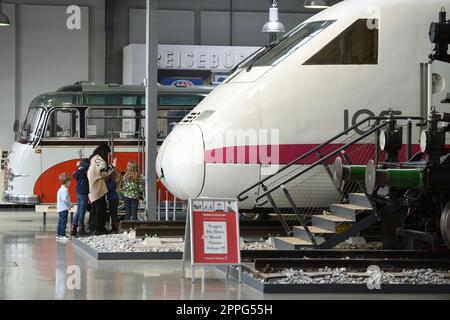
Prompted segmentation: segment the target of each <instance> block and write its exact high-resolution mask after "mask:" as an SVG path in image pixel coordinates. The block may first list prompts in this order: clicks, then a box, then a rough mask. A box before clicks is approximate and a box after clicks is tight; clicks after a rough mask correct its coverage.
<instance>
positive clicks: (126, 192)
mask: <svg viewBox="0 0 450 320" xmlns="http://www.w3.org/2000/svg"><path fill="white" fill-rule="evenodd" d="M143 185H144V179H143V178H142V176H141V175H140V174H139V172H138V168H137V163H136V161H129V162H128V165H127V171H126V172H125V175H124V177H123V181H122V195H123V201H124V204H125V213H126V220H134V221H137V220H138V209H139V198H140V197H141V193H142V191H143V189H144V188H143Z"/></svg>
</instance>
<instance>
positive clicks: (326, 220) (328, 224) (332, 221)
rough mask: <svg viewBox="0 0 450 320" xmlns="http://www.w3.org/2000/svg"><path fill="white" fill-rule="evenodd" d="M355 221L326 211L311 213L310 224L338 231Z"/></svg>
mask: <svg viewBox="0 0 450 320" xmlns="http://www.w3.org/2000/svg"><path fill="white" fill-rule="evenodd" d="M354 222H355V221H354V220H350V219H347V218H343V217H340V216H336V215H333V214H330V213H328V212H326V214H321V215H313V216H312V224H313V226H315V227H319V228H321V229H325V230H328V231H330V232H332V233H340V232H343V231H345V230H346V229H348V228H349V227H351V226H352V225H353V223H354Z"/></svg>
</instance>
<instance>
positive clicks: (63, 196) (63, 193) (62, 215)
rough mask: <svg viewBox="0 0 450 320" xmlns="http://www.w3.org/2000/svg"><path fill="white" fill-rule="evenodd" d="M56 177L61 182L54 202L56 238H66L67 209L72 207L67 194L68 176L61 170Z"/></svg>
mask: <svg viewBox="0 0 450 320" xmlns="http://www.w3.org/2000/svg"><path fill="white" fill-rule="evenodd" d="M58 179H59V182H61V187H60V188H59V190H58V194H57V203H56V208H57V210H58V227H57V236H56V240H66V239H69V238H68V237H67V236H66V225H67V216H68V215H69V210H70V208H71V207H72V203H71V202H70V195H69V186H70V176H69V175H68V174H67V173H65V172H63V173H61V174H60V175H59V177H58Z"/></svg>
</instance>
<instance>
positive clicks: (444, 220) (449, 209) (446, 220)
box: [441, 201, 450, 248]
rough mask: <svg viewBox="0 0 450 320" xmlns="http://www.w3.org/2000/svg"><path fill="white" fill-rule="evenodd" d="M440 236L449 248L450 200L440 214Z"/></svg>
mask: <svg viewBox="0 0 450 320" xmlns="http://www.w3.org/2000/svg"><path fill="white" fill-rule="evenodd" d="M441 236H442V239H443V240H444V242H445V244H446V245H447V247H449V248H450V201H449V202H447V205H446V206H445V208H444V211H442V214H441Z"/></svg>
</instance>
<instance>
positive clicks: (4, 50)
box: [0, 4, 16, 147]
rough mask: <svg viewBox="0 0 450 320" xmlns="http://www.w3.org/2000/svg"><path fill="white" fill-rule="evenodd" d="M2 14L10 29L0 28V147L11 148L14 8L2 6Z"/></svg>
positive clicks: (14, 49) (14, 100) (14, 81)
mask: <svg viewBox="0 0 450 320" xmlns="http://www.w3.org/2000/svg"><path fill="white" fill-rule="evenodd" d="M3 9H4V12H5V13H6V15H7V16H8V17H9V20H10V21H11V26H10V27H1V28H0V43H1V44H2V47H1V48H0V113H1V116H0V128H1V131H0V133H1V134H0V147H9V146H11V144H12V142H13V140H14V134H13V130H12V128H13V123H14V119H15V103H16V94H15V87H16V71H15V65H16V45H15V41H16V28H15V27H14V25H15V20H16V18H15V7H14V6H13V5H9V4H6V5H3Z"/></svg>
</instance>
